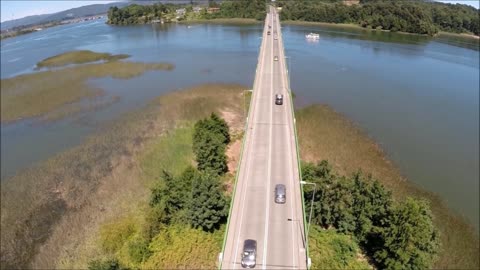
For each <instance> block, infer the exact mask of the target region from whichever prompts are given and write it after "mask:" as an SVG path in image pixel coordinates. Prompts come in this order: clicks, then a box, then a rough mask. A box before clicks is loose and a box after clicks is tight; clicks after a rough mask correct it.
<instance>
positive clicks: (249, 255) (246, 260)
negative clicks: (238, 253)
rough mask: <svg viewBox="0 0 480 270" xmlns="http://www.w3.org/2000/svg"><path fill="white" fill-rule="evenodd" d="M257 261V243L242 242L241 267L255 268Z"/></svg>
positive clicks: (250, 240) (250, 241) (253, 241)
mask: <svg viewBox="0 0 480 270" xmlns="http://www.w3.org/2000/svg"><path fill="white" fill-rule="evenodd" d="M256 259H257V241H255V240H252V239H247V240H245V242H243V253H242V267H243V268H255V265H256V264H257V262H256Z"/></svg>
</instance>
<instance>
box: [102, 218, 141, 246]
mask: <svg viewBox="0 0 480 270" xmlns="http://www.w3.org/2000/svg"><path fill="white" fill-rule="evenodd" d="M135 231H136V228H135V221H134V220H132V219H131V218H128V217H127V218H123V219H121V220H120V221H117V222H113V223H109V224H105V225H103V226H102V227H101V228H100V241H101V246H102V249H103V250H104V251H105V252H107V253H114V252H116V251H118V250H120V248H122V246H123V245H124V243H125V241H127V240H128V238H129V237H130V236H132V235H133V234H134V233H135Z"/></svg>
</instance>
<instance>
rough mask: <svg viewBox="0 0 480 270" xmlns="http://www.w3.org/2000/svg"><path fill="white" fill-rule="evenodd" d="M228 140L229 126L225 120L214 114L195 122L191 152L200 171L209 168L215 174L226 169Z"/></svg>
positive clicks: (222, 172)
mask: <svg viewBox="0 0 480 270" xmlns="http://www.w3.org/2000/svg"><path fill="white" fill-rule="evenodd" d="M229 142H230V134H229V128H228V125H227V123H226V122H225V120H223V119H222V118H220V117H218V116H217V115H216V114H213V113H212V115H211V116H210V118H207V119H202V120H200V121H198V122H197V123H195V127H194V133H193V153H194V154H195V159H196V161H197V167H198V169H199V170H200V171H205V170H210V171H213V172H215V173H216V174H217V175H222V174H224V173H225V172H227V171H228V166H227V156H226V155H225V150H226V146H227V144H228V143H229Z"/></svg>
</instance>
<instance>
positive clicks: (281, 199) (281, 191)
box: [275, 184, 287, 203]
mask: <svg viewBox="0 0 480 270" xmlns="http://www.w3.org/2000/svg"><path fill="white" fill-rule="evenodd" d="M286 201H287V188H286V187H285V185H282V184H278V185H276V186H275V203H285V202H286Z"/></svg>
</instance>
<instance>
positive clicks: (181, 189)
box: [150, 167, 196, 223]
mask: <svg viewBox="0 0 480 270" xmlns="http://www.w3.org/2000/svg"><path fill="white" fill-rule="evenodd" d="M195 174H196V170H195V169H194V168H193V167H188V168H187V169H185V171H184V172H183V173H182V174H181V175H180V176H178V177H174V176H173V175H171V174H170V173H169V172H167V171H163V175H162V177H161V181H160V182H159V183H157V184H156V185H155V187H153V188H152V194H151V196H150V206H151V207H157V208H159V210H157V211H161V210H162V211H163V212H160V213H161V214H163V216H161V217H163V218H164V219H163V221H164V222H167V223H170V222H173V223H181V222H182V221H185V219H186V217H185V211H183V209H185V208H186V207H187V205H188V204H189V202H190V200H191V192H190V191H191V189H192V181H193V178H194V176H195ZM160 209H161V210H160Z"/></svg>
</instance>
